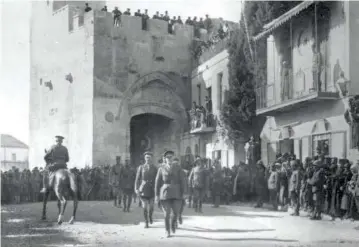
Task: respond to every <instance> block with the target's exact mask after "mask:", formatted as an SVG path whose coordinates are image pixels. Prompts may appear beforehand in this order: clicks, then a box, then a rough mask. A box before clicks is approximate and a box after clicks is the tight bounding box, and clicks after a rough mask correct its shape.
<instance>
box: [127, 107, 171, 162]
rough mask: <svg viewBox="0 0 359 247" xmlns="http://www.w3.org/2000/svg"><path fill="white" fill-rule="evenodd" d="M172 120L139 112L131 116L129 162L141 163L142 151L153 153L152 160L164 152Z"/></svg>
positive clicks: (155, 160)
mask: <svg viewBox="0 0 359 247" xmlns="http://www.w3.org/2000/svg"><path fill="white" fill-rule="evenodd" d="M172 121H173V120H172V119H170V118H167V117H165V116H163V115H158V114H151V113H146V114H141V115H137V116H134V117H132V118H131V122H130V133H131V144H130V145H131V146H130V153H131V163H132V164H133V165H134V166H139V165H141V164H142V163H143V153H144V152H145V151H151V152H153V153H154V157H153V158H154V162H155V164H157V159H158V158H159V157H160V156H161V153H162V152H164V149H165V146H166V143H168V142H169V141H171V140H170V138H171V128H170V126H171V122H172Z"/></svg>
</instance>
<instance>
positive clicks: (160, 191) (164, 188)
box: [155, 151, 185, 237]
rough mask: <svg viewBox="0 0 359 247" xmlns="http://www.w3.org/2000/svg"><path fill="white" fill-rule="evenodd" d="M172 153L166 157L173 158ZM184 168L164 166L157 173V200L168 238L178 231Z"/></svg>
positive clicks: (173, 165) (166, 154)
mask: <svg viewBox="0 0 359 247" xmlns="http://www.w3.org/2000/svg"><path fill="white" fill-rule="evenodd" d="M173 154H174V153H173V152H172V151H167V152H165V154H164V156H165V157H168V158H166V159H168V160H169V159H170V158H169V157H173ZM182 174H183V173H182V168H181V167H180V166H179V165H178V164H167V163H166V164H164V165H162V166H161V167H160V168H159V169H158V172H157V176H156V182H155V195H156V198H157V199H159V200H161V206H162V210H163V212H164V215H165V227H166V231H167V236H168V237H169V236H170V228H171V226H172V232H175V231H176V224H177V217H178V215H179V211H180V208H181V205H182V200H183V192H184V187H185V182H184V179H183V176H182ZM171 209H172V211H173V217H172V224H171V226H170V215H171Z"/></svg>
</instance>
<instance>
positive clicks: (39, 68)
mask: <svg viewBox="0 0 359 247" xmlns="http://www.w3.org/2000/svg"><path fill="white" fill-rule="evenodd" d="M84 3H85V1H83V2H78V1H76V2H75V1H54V2H52V1H48V2H37V1H34V2H33V3H32V13H33V14H32V19H31V88H30V158H29V162H30V166H32V167H34V166H40V165H42V164H43V155H44V149H45V148H48V147H49V146H50V145H51V144H53V140H54V136H55V135H63V136H64V137H65V142H64V145H66V146H67V147H68V149H69V153H70V162H69V167H72V166H76V167H84V166H85V165H89V166H93V165H107V164H113V163H114V162H115V160H116V158H117V157H121V159H122V160H125V159H130V158H131V157H132V162H133V163H136V162H137V163H138V162H139V158H138V156H140V155H141V153H142V151H144V150H151V151H153V152H154V153H155V158H158V157H160V156H161V153H162V152H163V151H164V150H166V149H172V150H174V151H176V152H177V153H179V152H180V137H181V135H182V134H183V133H184V132H185V131H186V130H187V127H188V119H187V113H186V111H187V110H188V109H189V107H190V102H191V98H190V97H191V93H190V92H191V91H190V90H191V86H190V74H191V67H192V55H191V45H192V41H193V29H192V27H191V26H186V25H180V26H176V27H175V30H174V33H173V34H169V33H168V26H167V23H166V22H164V21H161V20H152V19H150V20H148V21H147V25H146V26H147V28H146V30H143V27H142V20H141V18H139V17H135V16H122V18H121V23H120V25H119V26H114V25H113V17H112V14H111V13H107V12H102V11H100V9H101V8H102V7H103V6H104V5H105V1H97V2H90V7H92V9H93V10H92V11H90V12H86V13H84V11H83V9H84ZM131 130H132V131H131ZM131 154H132V155H131Z"/></svg>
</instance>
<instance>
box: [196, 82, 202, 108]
mask: <svg viewBox="0 0 359 247" xmlns="http://www.w3.org/2000/svg"><path fill="white" fill-rule="evenodd" d="M197 90H198V105H202V101H201V84H197Z"/></svg>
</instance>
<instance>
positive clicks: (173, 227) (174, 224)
mask: <svg viewBox="0 0 359 247" xmlns="http://www.w3.org/2000/svg"><path fill="white" fill-rule="evenodd" d="M171 228H172V232H173V233H176V228H177V217H176V216H174V215H173V216H172V221H171Z"/></svg>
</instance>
